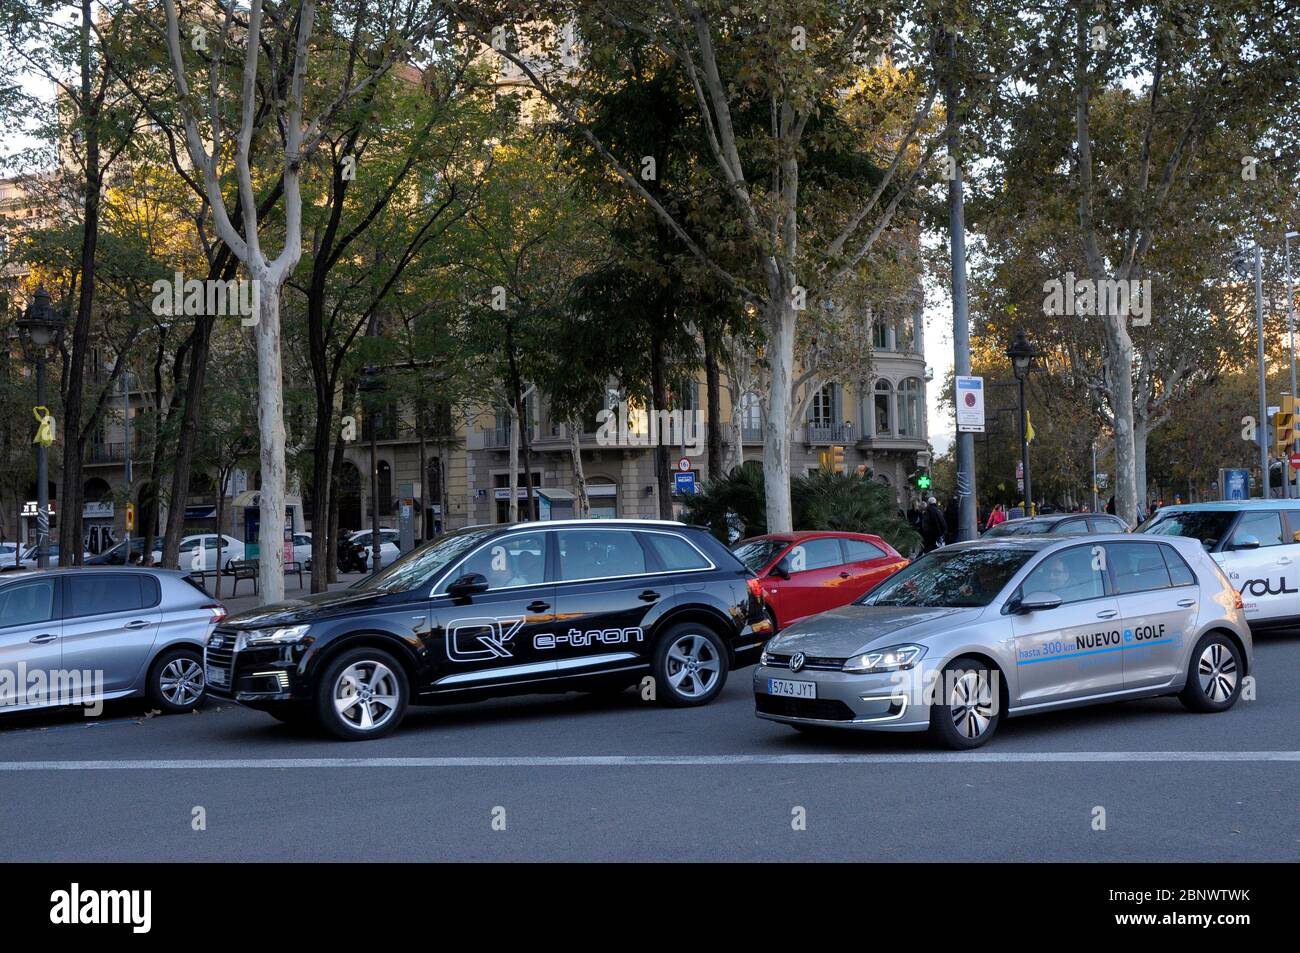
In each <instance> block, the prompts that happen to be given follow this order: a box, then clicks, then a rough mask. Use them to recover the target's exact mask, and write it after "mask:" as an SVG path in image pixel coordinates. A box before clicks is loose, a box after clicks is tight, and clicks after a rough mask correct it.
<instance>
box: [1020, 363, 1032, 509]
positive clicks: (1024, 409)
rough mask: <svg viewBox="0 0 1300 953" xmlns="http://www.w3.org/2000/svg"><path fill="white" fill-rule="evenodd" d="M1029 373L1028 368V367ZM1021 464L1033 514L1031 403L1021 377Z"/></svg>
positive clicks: (1026, 496)
mask: <svg viewBox="0 0 1300 953" xmlns="http://www.w3.org/2000/svg"><path fill="white" fill-rule="evenodd" d="M1026 373H1028V369H1026ZM1020 465H1021V468H1022V469H1023V470H1024V471H1025V515H1026V516H1033V515H1034V513H1033V510H1034V489H1033V484H1032V483H1031V482H1030V480H1029V405H1028V404H1026V403H1025V378H1024V376H1023V375H1022V376H1021V377H1020Z"/></svg>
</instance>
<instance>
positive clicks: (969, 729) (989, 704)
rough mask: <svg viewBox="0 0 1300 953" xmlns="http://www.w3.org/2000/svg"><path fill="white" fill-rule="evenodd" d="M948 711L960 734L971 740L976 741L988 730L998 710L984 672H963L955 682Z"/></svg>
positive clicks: (949, 699)
mask: <svg viewBox="0 0 1300 953" xmlns="http://www.w3.org/2000/svg"><path fill="white" fill-rule="evenodd" d="M948 713H949V715H950V716H951V717H952V724H953V727H954V728H956V729H957V732H958V734H960V735H962V736H964V737H965V738H967V739H968V740H970V741H976V740H977V739H978V738H979V737H980V736H981V735H983V734H984V732H986V731H987V730H988V728H989V725H990V724H992V722H993V717H994V715H995V714H996V712H995V708H994V704H993V693H992V690H991V688H990V686H989V682H988V677H987V675H986V674H985V673H984V672H978V671H976V672H962V673H961V676H960V677H959V678H957V679H956V680H955V681H954V682H953V686H952V692H951V694H950V695H949V698H948Z"/></svg>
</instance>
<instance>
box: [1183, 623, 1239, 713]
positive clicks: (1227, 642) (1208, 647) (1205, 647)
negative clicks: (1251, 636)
mask: <svg viewBox="0 0 1300 953" xmlns="http://www.w3.org/2000/svg"><path fill="white" fill-rule="evenodd" d="M1243 669H1244V666H1243V665H1242V660H1241V650H1240V649H1238V648H1237V643H1235V642H1234V641H1233V640H1232V638H1231V637H1230V636H1228V635H1227V634H1225V633H1223V632H1207V633H1205V635H1203V636H1201V638H1200V641H1199V642H1197V643H1196V648H1194V649H1192V657H1191V659H1190V660H1189V661H1188V663H1187V684H1186V685H1184V686H1183V690H1182V691H1181V692H1179V694H1178V700H1179V701H1180V702H1182V703H1183V707H1185V708H1187V709H1188V710H1189V711H1194V712H1200V713H1209V712H1217V711H1227V710H1228V709H1229V708H1231V707H1232V706H1233V705H1235V704H1236V703H1237V698H1238V697H1240V695H1241V680H1242V674H1243Z"/></svg>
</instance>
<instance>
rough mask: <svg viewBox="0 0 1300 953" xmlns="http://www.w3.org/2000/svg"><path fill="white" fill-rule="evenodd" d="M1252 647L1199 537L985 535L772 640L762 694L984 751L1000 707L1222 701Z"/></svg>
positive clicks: (786, 708)
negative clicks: (1174, 698)
mask: <svg viewBox="0 0 1300 953" xmlns="http://www.w3.org/2000/svg"><path fill="white" fill-rule="evenodd" d="M1099 557H1101V558H1099ZM1252 652H1253V646H1252V642H1251V634H1250V627H1249V626H1248V625H1247V623H1246V616H1245V613H1243V611H1242V600H1241V596H1240V595H1239V594H1238V593H1237V591H1236V589H1234V588H1233V586H1232V584H1231V583H1229V581H1228V579H1227V578H1226V577H1225V576H1224V574H1223V572H1222V571H1221V570H1220V569H1219V567H1218V566H1217V565H1216V564H1215V562H1214V560H1213V559H1211V558H1210V556H1209V555H1208V554H1207V553H1206V552H1205V551H1204V549H1202V547H1201V544H1200V543H1199V542H1198V541H1196V540H1191V539H1177V538H1172V537H1171V538H1168V539H1160V538H1157V537H1152V536H1141V537H1139V536H1133V535H1118V534H1113V535H1112V534H1107V535H1102V536H1097V537H1091V538H1089V539H1087V540H1079V539H1077V538H1074V539H1070V538H1065V539H1058V538H1054V537H1050V536H1023V537H1012V538H1010V539H992V540H984V539H981V540H972V541H971V542H966V543H957V544H955V545H952V546H945V547H944V548H942V549H939V550H936V551H935V552H932V553H930V554H928V555H926V556H924V557H922V558H921V559H918V560H917V561H916V562H915V563H913V564H912V565H911V566H908V567H907V568H906V569H904V570H902V571H901V572H899V573H897V574H896V575H894V576H891V577H890V578H889V579H887V580H885V582H884V583H882V584H881V585H880V586H878V587H877V588H876V589H874V590H873V591H872V592H871V593H869V594H868V595H867V596H865V597H864V598H862V599H860V600H859V601H858V602H856V603H854V604H853V605H850V606H845V607H844V608H841V609H835V610H833V611H831V612H827V613H824V614H822V615H820V616H817V617H815V618H812V619H808V620H805V621H804V622H801V623H798V624H796V625H794V626H791V627H790V628H789V629H786V630H785V631H784V632H782V633H781V634H780V635H778V636H776V637H775V638H774V639H772V640H771V642H769V643H768V645H767V647H766V649H765V650H764V652H763V658H762V661H761V663H760V664H759V666H758V668H757V669H755V671H754V700H755V707H756V712H757V714H758V716H759V717H760V718H767V719H771V720H773V721H781V722H785V723H787V724H790V725H792V726H794V727H795V728H799V729H801V730H818V729H822V728H854V729H863V730H875V731H929V732H930V735H931V737H932V739H934V740H935V741H936V742H938V743H939V744H941V745H945V746H947V747H951V748H975V747H978V746H979V745H982V744H984V743H985V742H987V741H988V740H989V739H990V738H991V737H992V736H993V734H994V732H995V731H996V730H997V728H998V725H999V723H1000V722H1001V720H1002V718H1003V717H1004V716H1016V715H1021V714H1029V713H1033V712H1041V711H1051V710H1054V709H1058V708H1069V707H1074V706H1076V705H1083V704H1091V703H1094V702H1108V701H1120V700H1124V699H1131V698H1149V697H1155V696H1162V695H1175V696H1177V697H1178V698H1179V700H1180V701H1182V703H1183V705H1184V706H1185V707H1187V708H1189V709H1191V710H1192V711H1197V712H1221V711H1226V710H1227V709H1229V708H1231V707H1232V706H1233V704H1235V703H1236V701H1237V698H1238V697H1239V695H1240V694H1241V688H1242V683H1243V680H1244V679H1245V678H1246V676H1247V675H1249V674H1250V672H1251V667H1252Z"/></svg>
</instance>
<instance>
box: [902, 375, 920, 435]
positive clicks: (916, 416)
mask: <svg viewBox="0 0 1300 953" xmlns="http://www.w3.org/2000/svg"><path fill="white" fill-rule="evenodd" d="M898 435H899V436H900V437H919V436H921V381H920V379H919V378H916V377H909V378H908V379H907V380H905V381H903V382H902V383H901V384H899V385H898Z"/></svg>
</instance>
